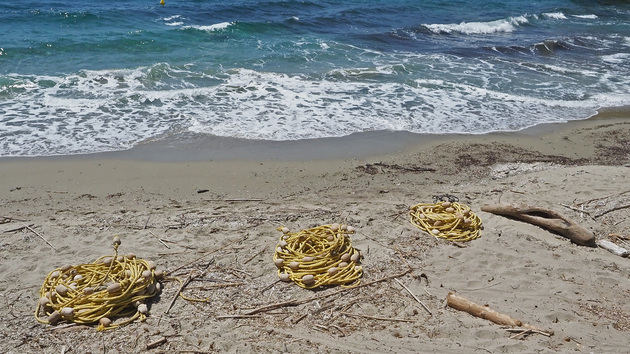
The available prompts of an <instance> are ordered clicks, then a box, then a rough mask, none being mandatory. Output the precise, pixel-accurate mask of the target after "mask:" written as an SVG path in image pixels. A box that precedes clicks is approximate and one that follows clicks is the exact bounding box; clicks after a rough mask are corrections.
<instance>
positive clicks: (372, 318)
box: [340, 312, 416, 322]
mask: <svg viewBox="0 0 630 354" xmlns="http://www.w3.org/2000/svg"><path fill="white" fill-rule="evenodd" d="M340 313H341V314H342V315H345V316H350V317H362V318H369V319H371V320H379V321H395V322H416V320H406V319H404V318H389V317H378V316H368V315H361V314H358V313H350V312H340Z"/></svg>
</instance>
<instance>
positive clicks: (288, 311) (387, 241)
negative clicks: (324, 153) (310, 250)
mask: <svg viewBox="0 0 630 354" xmlns="http://www.w3.org/2000/svg"><path fill="white" fill-rule="evenodd" d="M613 113H614V112H613ZM618 115H619V114H617V116H616V115H615V114H609V115H601V116H599V117H596V118H595V119H591V120H588V121H583V122H574V123H570V124H559V125H553V126H545V127H540V128H537V129H534V130H530V131H526V132H521V133H512V134H490V135H486V136H468V137H459V136H451V137H440V138H439V139H428V140H427V139H420V140H422V141H424V142H416V143H413V144H407V143H406V145H405V146H402V147H401V146H398V147H396V149H398V150H397V151H393V152H392V151H389V152H387V153H386V154H380V155H376V154H374V153H369V154H368V155H369V156H365V154H363V155H361V154H357V155H355V156H350V157H343V156H337V158H329V159H308V160H306V159H301V160H296V159H294V158H293V159H291V158H286V159H274V158H258V157H255V158H250V159H245V158H233V159H219V160H213V161H203V159H199V158H197V159H195V161H192V160H193V159H191V160H189V161H179V162H176V161H149V159H137V158H135V157H133V156H134V154H133V152H128V153H127V154H119V155H115V157H112V156H111V155H107V154H105V155H94V156H83V157H75V158H43V159H4V160H2V161H0V235H1V238H0V259H1V261H0V275H1V276H0V300H1V301H0V313H1V314H2V316H1V318H2V319H3V321H1V322H0V339H1V340H0V352H3V353H88V352H91V353H116V352H143V351H147V349H146V346H147V344H148V343H151V342H153V341H156V340H160V339H162V338H165V342H164V343H163V344H161V345H160V346H158V347H157V348H155V349H152V350H151V351H152V352H182V353H195V352H200V353H204V352H291V353H293V352H300V351H308V352H318V353H328V352H330V353H344V352H348V353H355V352H359V353H361V352H363V353H375V352H388V353H411V352H420V353H429V352H438V353H451V352H452V353H462V352H463V353H472V352H480V353H484V352H485V353H495V352H498V353H500V352H574V351H578V352H596V353H625V352H627V351H628V338H629V336H630V304H629V302H628V299H629V298H630V269H629V267H628V265H629V264H630V263H629V262H630V260H629V259H627V258H622V257H619V256H616V255H613V254H612V253H609V252H608V251H606V250H604V249H601V248H592V247H585V246H578V245H575V244H572V243H571V242H569V241H568V240H567V239H566V238H563V237H560V236H558V235H555V234H553V233H550V232H548V231H546V230H544V229H542V228H540V227H537V226H534V225H530V224H527V223H524V222H520V221H517V220H511V219H508V218H505V217H501V216H497V215H492V214H488V213H485V212H482V211H481V210H480V208H481V206H482V205H484V204H488V203H497V202H502V203H508V202H522V203H527V204H531V205H536V206H540V207H543V208H548V209H551V210H555V211H557V212H559V213H561V214H563V215H565V216H566V217H567V218H569V219H571V220H573V221H575V222H577V223H578V224H580V225H581V226H583V227H585V228H587V229H589V230H591V231H593V232H594V233H595V234H596V236H597V238H598V239H604V238H608V237H609V235H611V234H617V235H620V236H625V237H628V236H630V219H629V215H630V177H629V176H628V175H629V173H630V167H629V166H630V165H629V164H630V120H628V118H627V117H628V115H627V114H621V117H619V116H618ZM394 136H395V135H394ZM390 138H391V136H389V135H388V136H387V139H390ZM370 139H374V138H370ZM406 141H407V142H408V141H409V140H406ZM364 143H366V142H364ZM378 143H379V141H378V139H374V140H373V141H368V142H367V144H368V145H378ZM308 149H311V146H309V147H308ZM125 156H126V157H125ZM196 156H197V157H198V156H201V155H199V154H197V155H196ZM254 156H257V155H254ZM132 157H133V158H132ZM341 157H343V158H341ZM445 193H447V194H452V195H455V196H457V197H459V199H460V201H461V202H462V203H464V204H466V205H468V206H470V207H471V208H472V209H473V211H475V212H476V213H477V215H479V217H480V218H481V219H482V221H483V223H484V226H485V229H484V230H483V231H482V236H481V238H479V239H477V240H474V241H471V242H467V243H464V244H459V245H457V244H454V243H452V242H449V241H445V240H442V239H436V238H434V237H432V236H429V235H428V234H426V233H424V232H423V231H421V230H419V229H417V228H415V227H414V226H413V225H411V223H410V222H409V219H408V214H407V213H408V209H409V207H410V206H412V205H415V204H418V203H425V202H431V201H432V200H433V196H434V195H438V194H445ZM615 209H616V210H615ZM582 210H583V211H582ZM333 222H340V223H346V224H349V225H352V226H354V227H356V228H357V233H356V234H354V235H353V236H352V241H353V245H354V246H355V247H357V248H359V249H361V250H363V252H364V255H365V258H364V260H363V262H362V264H363V267H364V276H363V280H362V282H363V283H368V282H370V281H373V280H377V279H381V278H383V277H387V276H391V275H395V274H398V273H401V272H404V271H405V270H406V269H408V267H411V272H409V273H407V274H406V275H404V276H401V277H399V278H398V280H399V281H400V283H402V284H404V285H405V286H407V287H408V289H409V290H410V291H411V292H412V293H413V294H414V295H415V296H416V297H417V298H418V300H420V301H421V302H422V304H424V305H425V306H426V307H427V309H428V311H427V310H425V309H424V308H423V306H422V304H420V303H419V302H418V301H416V300H415V299H414V297H412V295H410V293H409V292H408V291H407V290H406V289H404V288H403V287H402V286H401V285H400V283H399V282H397V281H395V280H387V281H383V282H379V283H376V284H373V285H370V286H365V287H361V288H356V289H349V290H346V291H344V292H341V293H340V294H338V295H334V296H330V297H322V298H320V299H317V300H313V301H308V302H306V303H303V304H301V305H298V306H286V307H279V308H277V309H275V310H272V311H267V312H262V313H259V314H258V315H257V316H255V317H251V318H225V317H222V316H234V315H239V314H243V313H246V312H247V311H248V310H251V309H255V308H258V307H260V306H264V305H267V304H273V303H278V302H282V301H287V300H291V299H297V300H300V299H307V298H310V297H313V296H317V295H324V294H327V293H330V292H334V291H336V290H337V289H336V288H333V289H325V290H321V291H310V290H305V289H302V288H299V287H297V286H296V285H295V284H292V283H282V282H277V281H276V279H277V276H276V271H275V266H274V264H273V262H272V255H273V250H274V248H275V246H276V244H277V241H278V238H279V237H280V233H279V232H278V231H276V228H277V227H278V226H280V225H284V226H286V227H288V228H290V229H291V230H295V231H297V230H300V229H305V228H310V227H313V226H317V225H322V224H330V223H333ZM24 225H32V226H31V228H32V229H33V230H34V231H36V232H37V233H38V234H39V235H36V234H35V233H34V232H32V231H30V230H29V229H27V228H23V226H24ZM20 227H22V228H20ZM11 230H14V231H11ZM114 235H119V236H120V238H121V239H122V245H121V252H123V253H127V252H134V253H136V254H137V255H138V256H139V257H142V258H145V259H148V260H153V261H155V262H157V263H158V267H159V268H160V269H164V270H166V271H172V270H175V269H178V268H181V267H182V266H184V267H183V268H181V269H179V270H177V271H176V272H171V273H170V275H171V276H177V277H179V278H182V279H183V278H186V277H187V276H188V274H190V272H191V271H192V270H199V271H200V270H206V273H205V274H204V276H203V277H201V278H200V279H198V280H196V281H193V282H191V283H190V284H189V285H188V286H187V288H186V289H185V290H184V293H185V294H187V295H188V296H197V297H201V298H206V297H207V298H208V301H207V302H205V303H203V302H202V303H197V302H188V301H186V300H184V299H182V298H178V299H177V300H176V301H175V303H174V304H173V307H172V309H171V310H170V311H169V312H168V313H165V312H166V309H167V308H168V306H169V304H170V303H171V299H172V298H173V297H174V295H175V294H176V292H177V290H178V289H179V284H178V283H177V282H175V281H172V280H168V279H167V280H165V281H164V282H163V285H164V289H163V291H162V293H161V295H159V297H158V298H156V299H154V300H153V301H152V303H151V306H150V316H149V318H148V319H147V321H146V322H144V323H132V324H130V325H127V326H125V327H122V328H119V329H116V330H110V331H104V332H97V331H96V330H95V328H94V327H88V326H76V327H64V326H63V325H60V326H57V327H53V326H49V325H45V324H40V323H38V322H37V321H36V320H35V318H34V316H33V311H34V309H35V305H36V302H37V300H38V295H37V293H38V289H39V287H40V286H41V283H42V281H43V279H44V278H45V276H46V274H47V273H48V272H50V271H51V270H53V269H54V268H56V267H59V266H61V265H63V264H81V263H89V262H92V261H93V260H95V259H96V258H98V257H100V256H102V255H106V254H112V248H111V239H112V236H114ZM40 236H42V237H43V238H45V239H46V240H47V241H48V242H50V244H51V245H52V246H53V247H54V248H55V249H56V250H54V249H53V248H52V247H51V246H50V245H48V244H47V243H46V242H45V241H44V240H43V239H42V238H40ZM617 242H619V244H620V245H622V246H625V247H626V248H630V241H625V242H626V243H625V244H624V243H623V242H624V241H623V240H619V239H618V240H617ZM195 260H198V261H196V262H194V261H195ZM191 262H192V264H190V265H187V264H189V263H191ZM225 283H237V284H238V285H234V286H223V287H221V286H216V285H220V284H225ZM449 291H457V292H458V293H459V294H460V295H462V296H464V297H466V298H468V299H469V300H471V301H474V302H476V303H478V304H481V305H489V306H490V307H491V308H492V309H494V310H496V311H499V312H501V313H504V314H507V315H510V316H512V317H514V318H517V319H519V320H522V321H523V322H527V323H530V324H532V325H534V326H537V327H539V328H542V329H545V330H549V331H553V332H554V334H553V336H550V337H548V336H545V335H543V334H537V333H534V334H529V335H521V336H518V337H516V338H511V337H512V336H514V333H510V332H508V331H506V330H505V329H503V327H501V326H499V325H496V324H494V323H491V322H489V321H487V320H484V319H481V318H477V317H474V316H472V315H470V314H468V313H465V312H461V311H458V310H454V309H452V308H449V307H446V306H445V303H446V301H445V299H446V295H447V293H448V292H449ZM429 311H430V314H429ZM341 312H348V313H352V314H356V315H361V316H372V317H373V318H367V317H358V316H350V315H342V314H341ZM401 320H404V321H401Z"/></svg>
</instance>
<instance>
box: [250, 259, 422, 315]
mask: <svg viewBox="0 0 630 354" xmlns="http://www.w3.org/2000/svg"><path fill="white" fill-rule="evenodd" d="M410 271H411V269H407V270H405V271H404V272H402V273H399V274H394V275H390V276H387V277H384V278H380V279H376V280H373V281H371V282H368V283H363V284H359V285H357V286H355V287H353V288H341V289H339V290H337V291H333V292H331V293H328V294H321V295H316V296H311V297H308V298H306V299H302V300H296V299H293V300H289V301H283V302H278V303H274V304H269V305H265V306H261V307H259V308H257V309H254V310H251V311H249V312H246V313H245V314H246V315H254V314H257V313H260V312H267V311H271V310H275V309H277V308H281V307H287V306H297V305H301V304H305V303H307V302H311V301H314V300H319V299H323V298H327V297H330V296H333V295H337V294H339V293H341V292H344V291H347V290H352V289H358V288H363V287H366V286H370V285H373V284H376V283H379V282H382V281H386V280H390V279H394V278H400V277H402V276H403V275H405V274H407V273H409V272H410Z"/></svg>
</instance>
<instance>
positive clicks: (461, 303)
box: [446, 291, 553, 335]
mask: <svg viewBox="0 0 630 354" xmlns="http://www.w3.org/2000/svg"><path fill="white" fill-rule="evenodd" d="M446 304H447V305H448V306H449V307H452V308H454V309H456V310H460V311H464V312H468V313H469V314H471V315H473V316H475V317H479V318H483V319H485V320H488V321H491V322H493V323H496V324H498V325H502V326H511V327H521V328H525V329H530V330H533V331H540V332H544V333H547V334H549V335H552V334H553V332H549V331H544V330H541V329H540V328H537V327H535V326H532V325H530V324H527V323H523V322H521V321H519V320H517V319H515V318H512V317H510V316H508V315H505V314H502V313H499V312H497V311H495V310H493V309H491V308H490V307H488V306H482V305H479V304H476V303H474V302H472V301H470V300H468V299H466V298H465V297H463V296H461V295H458V294H456V293H454V292H453V291H449V293H448V295H446Z"/></svg>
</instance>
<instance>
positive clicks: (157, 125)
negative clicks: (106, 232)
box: [0, 54, 630, 156]
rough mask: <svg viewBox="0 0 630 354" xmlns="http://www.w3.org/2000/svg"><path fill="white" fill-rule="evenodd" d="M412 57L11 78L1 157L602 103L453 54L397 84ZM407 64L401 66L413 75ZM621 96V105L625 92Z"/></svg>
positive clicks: (517, 118)
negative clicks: (525, 82)
mask: <svg viewBox="0 0 630 354" xmlns="http://www.w3.org/2000/svg"><path fill="white" fill-rule="evenodd" d="M410 55H411V54H410ZM415 55H419V54H415ZM413 59H414V58H413V57H411V56H410V57H404V56H401V57H398V58H397V62H396V63H395V64H383V65H378V66H374V67H364V68H355V69H335V70H331V71H330V72H328V73H326V74H325V75H323V77H319V78H313V77H309V76H305V75H288V74H283V73H273V72H262V71H254V70H250V69H231V70H228V71H223V72H219V73H217V74H216V76H213V75H212V74H208V73H203V74H202V73H200V72H199V71H198V70H194V71H189V69H187V67H185V66H181V67H177V68H173V67H171V66H169V65H168V64H164V63H162V64H156V65H153V66H151V67H142V68H136V69H128V70H111V71H110V70H103V71H82V72H80V73H77V74H76V75H69V76H67V77H52V76H41V77H21V76H13V77H11V81H12V82H13V83H15V85H16V86H17V85H19V86H20V90H22V91H20V93H19V94H15V96H14V99H12V100H11V101H8V102H7V103H5V104H4V105H3V106H0V117H2V118H0V125H2V129H1V130H0V156H7V155H45V154H51V153H54V154H76V153H87V152H95V151H108V150H121V149H125V148H128V147H130V146H132V145H134V144H135V143H137V142H139V141H142V140H145V139H149V138H151V137H155V136H158V135H160V134H163V133H166V132H169V131H178V130H189V131H192V132H198V133H209V134H214V135H218V136H227V137H240V138H247V139H267V140H295V139H306V138H322V137H339V136H344V135H348V134H351V133H355V132H361V131H372V130H406V131H411V132H419V133H467V134H482V133H487V132H489V131H497V130H519V129H523V128H525V127H529V126H533V125H536V124H540V123H544V122H549V121H564V120H570V119H579V118H585V117H588V116H589V115H591V114H593V113H594V110H595V109H596V108H597V105H598V104H601V103H603V102H604V101H602V99H603V98H601V97H597V99H596V100H595V99H588V98H587V97H586V96H584V97H582V96H580V95H579V93H574V92H573V91H574V90H573V89H571V90H568V91H569V93H570V94H573V95H576V97H582V98H581V99H576V100H567V99H562V98H558V99H550V98H549V97H548V96H550V95H549V94H547V93H548V92H553V94H554V95H557V93H558V92H560V91H562V90H563V88H562V86H558V84H557V83H558V82H561V80H551V81H550V82H549V84H548V85H546V84H545V83H544V82H539V83H538V84H536V85H534V84H532V85H531V87H529V88H528V87H523V89H522V91H523V94H521V93H512V94H508V93H505V92H503V91H504V90H503V89H502V86H501V84H502V82H501V81H502V80H506V81H509V80H513V79H515V78H516V77H518V76H519V75H521V74H520V73H515V74H514V75H516V76H515V77H514V78H498V77H496V76H492V75H496V72H497V70H498V69H499V67H500V66H502V65H507V64H504V63H502V62H494V63H491V62H487V61H484V62H479V63H478V64H477V65H476V66H475V65H472V64H471V63H469V62H468V63H466V68H465V69H466V70H465V71H463V68H458V67H457V66H456V65H458V64H457V62H458V61H457V58H453V57H452V56H448V55H430V56H424V57H422V58H421V59H422V62H423V63H426V65H429V66H430V67H431V72H432V77H429V78H426V79H425V78H416V79H413V80H407V81H405V82H397V81H396V80H393V79H390V78H389V77H392V78H393V77H395V76H396V75H397V71H399V70H401V68H402V66H401V64H400V61H402V62H414V60H413ZM415 61H418V60H417V58H416V60H415ZM406 65H407V66H408V68H405V69H404V70H406V71H409V72H413V71H414V70H418V69H417V68H415V67H414V66H413V64H406ZM424 65H425V64H423V66H424ZM515 69H516V68H512V69H511V70H515ZM458 70H459V71H460V72H459V73H454V71H458ZM519 70H520V72H522V73H529V74H528V75H532V73H533V74H539V75H541V76H550V75H553V76H557V77H558V78H560V79H562V78H564V77H566V78H571V77H574V76H575V77H585V73H584V72H578V71H577V69H576V70H574V71H571V70H570V69H566V68H562V67H558V66H552V65H550V64H548V65H540V66H533V67H524V68H521V69H519ZM590 74H593V78H591V80H606V84H607V85H609V84H610V83H609V82H608V81H611V80H607V79H605V78H600V77H599V76H597V75H594V74H596V73H590ZM200 75H202V76H200ZM156 77H167V78H168V84H167V83H166V82H164V81H160V80H161V79H158V81H155V80H156V79H155V78H156ZM202 77H203V78H204V79H211V80H210V81H209V82H213V84H208V85H207V86H193V85H192V84H191V83H190V80H189V78H192V79H193V81H196V82H197V81H199V80H200V79H201V78H202ZM507 84H508V85H510V83H507ZM620 85H624V84H623V83H620ZM4 90H7V89H6V88H3V89H2V91H0V94H2V92H3V91H4ZM584 91H585V92H587V91H588V87H585V88H584ZM618 91H621V90H618ZM621 92H622V93H620V94H619V101H620V102H621V101H622V100H623V98H624V97H625V98H626V99H627V97H628V95H630V93H627V92H625V93H623V91H621ZM607 103H610V102H607Z"/></svg>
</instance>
